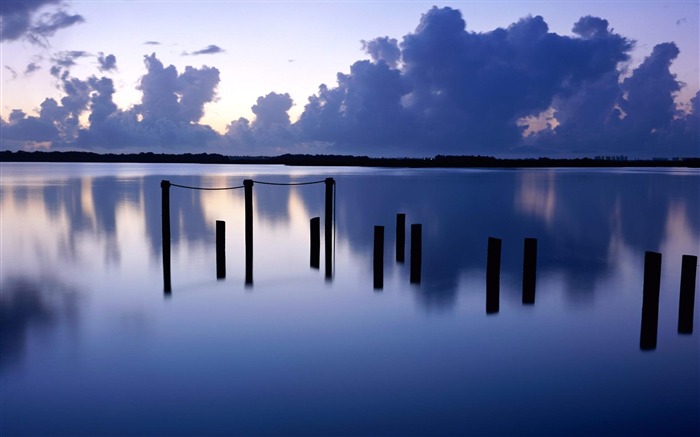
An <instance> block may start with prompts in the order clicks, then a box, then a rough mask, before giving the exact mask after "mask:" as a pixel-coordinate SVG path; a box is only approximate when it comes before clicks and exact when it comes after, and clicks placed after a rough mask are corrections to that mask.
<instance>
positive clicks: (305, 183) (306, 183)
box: [253, 179, 326, 185]
mask: <svg viewBox="0 0 700 437" xmlns="http://www.w3.org/2000/svg"><path fill="white" fill-rule="evenodd" d="M324 182H326V180H325V179H324V180H320V181H312V182H286V183H284V182H263V181H256V180H254V181H253V183H256V184H261V185H313V184H322V183H324Z"/></svg>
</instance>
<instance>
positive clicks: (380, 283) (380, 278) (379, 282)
mask: <svg viewBox="0 0 700 437" xmlns="http://www.w3.org/2000/svg"><path fill="white" fill-rule="evenodd" d="M382 288H384V226H375V227H374V289H375V290H381V289H382Z"/></svg>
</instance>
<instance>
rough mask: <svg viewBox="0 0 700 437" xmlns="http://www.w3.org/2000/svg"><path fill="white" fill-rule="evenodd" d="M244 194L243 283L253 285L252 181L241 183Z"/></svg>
mask: <svg viewBox="0 0 700 437" xmlns="http://www.w3.org/2000/svg"><path fill="white" fill-rule="evenodd" d="M243 191H244V194H245V283H246V285H252V284H253V180H252V179H245V180H244V181H243Z"/></svg>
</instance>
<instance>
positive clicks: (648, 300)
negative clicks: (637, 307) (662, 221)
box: [639, 252, 661, 350]
mask: <svg viewBox="0 0 700 437" xmlns="http://www.w3.org/2000/svg"><path fill="white" fill-rule="evenodd" d="M660 287H661V254H660V253H657V252H646V253H645V254H644V290H643V299H642V330H641V335H640V339H639V347H640V349H642V350H653V349H656V334H657V328H658V324H659V289H660Z"/></svg>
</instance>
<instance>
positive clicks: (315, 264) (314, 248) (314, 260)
mask: <svg viewBox="0 0 700 437" xmlns="http://www.w3.org/2000/svg"><path fill="white" fill-rule="evenodd" d="M309 228H310V231H311V250H310V252H311V256H310V258H311V259H310V261H309V264H310V265H311V268H312V269H318V268H319V267H320V265H321V217H314V218H312V219H311V221H310V222H309Z"/></svg>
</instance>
